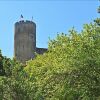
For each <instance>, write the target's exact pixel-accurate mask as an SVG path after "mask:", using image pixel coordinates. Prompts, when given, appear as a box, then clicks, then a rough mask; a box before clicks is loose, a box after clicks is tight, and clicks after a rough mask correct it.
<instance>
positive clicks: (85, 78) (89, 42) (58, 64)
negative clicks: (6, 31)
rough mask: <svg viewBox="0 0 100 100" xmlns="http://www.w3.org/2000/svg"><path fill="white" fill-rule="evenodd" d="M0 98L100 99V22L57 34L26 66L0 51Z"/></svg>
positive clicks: (37, 99)
mask: <svg viewBox="0 0 100 100" xmlns="http://www.w3.org/2000/svg"><path fill="white" fill-rule="evenodd" d="M0 100H100V27H99V25H98V24H96V23H93V24H92V23H91V24H86V25H84V27H83V30H82V31H81V32H80V33H78V32H77V31H76V30H75V29H74V28H73V29H72V30H70V31H69V33H68V34H67V35H66V34H64V33H62V34H58V35H57V37H56V39H54V40H50V41H49V44H48V51H47V52H46V53H44V54H43V55H37V57H36V59H34V60H30V61H28V62H27V63H26V66H23V64H21V63H19V62H17V61H16V60H15V59H13V60H11V59H10V58H6V57H4V56H2V53H1V51H0Z"/></svg>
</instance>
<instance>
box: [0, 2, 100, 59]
mask: <svg viewBox="0 0 100 100" xmlns="http://www.w3.org/2000/svg"><path fill="white" fill-rule="evenodd" d="M98 6H99V1H98V0H18V1H17V0H4V1H3V0H1V1H0V49H1V50H2V54H3V55H4V56H7V57H11V58H12V57H13V51H14V23H15V22H17V21H19V20H20V15H21V14H22V15H23V17H24V19H25V20H31V19H32V16H33V21H34V22H35V23H36V26H37V29H36V30H37V32H36V34H37V35H36V37H37V47H44V48H47V46H48V40H49V37H50V38H51V39H53V38H55V37H56V35H57V33H61V32H63V33H66V34H67V33H68V30H69V29H71V28H72V27H73V26H74V27H75V29H76V30H77V31H81V29H82V27H83V24H85V23H90V22H93V20H94V19H95V18H96V17H99V15H98V14H97V11H96V10H97V8H98Z"/></svg>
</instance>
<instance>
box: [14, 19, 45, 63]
mask: <svg viewBox="0 0 100 100" xmlns="http://www.w3.org/2000/svg"><path fill="white" fill-rule="evenodd" d="M14 31H15V32H14V57H15V58H16V59H17V60H18V61H20V62H22V63H24V62H25V61H27V60H30V59H32V58H34V57H35V55H34V53H35V52H37V53H38V54H43V53H44V52H46V51H47V49H46V48H37V47H36V24H35V23H34V22H33V21H29V20H26V21H25V20H21V21H19V22H16V23H15V29H14Z"/></svg>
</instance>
